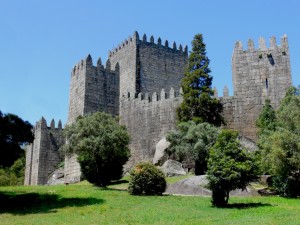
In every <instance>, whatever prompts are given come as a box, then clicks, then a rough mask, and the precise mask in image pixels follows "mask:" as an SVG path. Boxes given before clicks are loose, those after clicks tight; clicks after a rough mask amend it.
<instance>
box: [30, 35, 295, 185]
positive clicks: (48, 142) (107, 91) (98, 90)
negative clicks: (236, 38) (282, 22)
mask: <svg viewBox="0 0 300 225" xmlns="http://www.w3.org/2000/svg"><path fill="white" fill-rule="evenodd" d="M187 61H188V49H187V47H186V46H185V47H184V48H183V47H182V45H179V46H178V47H177V45H176V43H175V42H174V43H173V44H172V45H171V47H170V46H169V43H168V41H165V43H164V44H162V41H161V39H160V38H158V40H157V42H154V38H153V36H151V37H150V39H149V41H148V40H147V37H146V35H144V36H143V37H142V38H141V39H140V38H139V34H138V33H137V32H134V34H133V36H132V37H129V38H128V39H127V40H125V41H124V42H123V43H122V44H121V45H119V46H118V48H116V49H114V50H113V51H111V52H109V56H108V60H107V61H106V63H105V66H104V65H102V62H101V59H98V61H97V63H96V65H94V64H93V62H92V58H91V56H90V55H89V56H88V57H87V58H86V59H84V60H81V61H80V62H79V63H78V64H77V65H75V66H74V68H73V70H72V72H71V85H70V98H69V113H68V122H67V123H68V124H70V123H73V122H74V121H75V120H76V118H77V117H78V116H79V115H85V114H87V113H92V112H96V111H99V110H101V111H104V112H107V113H110V114H112V115H118V116H119V117H120V123H121V124H124V125H126V127H127V129H128V131H129V133H130V135H131V143H130V149H131V158H130V161H129V162H128V164H127V167H131V166H132V165H134V164H135V163H136V162H138V161H142V160H147V161H149V160H152V158H153V156H154V153H155V146H156V144H157V143H158V142H159V141H160V140H161V139H162V138H163V137H165V135H166V133H167V132H168V131H169V130H171V129H174V128H175V122H176V112H175V110H176V108H177V107H178V105H179V103H180V102H181V95H180V81H181V79H182V77H183V74H184V69H185V66H186V65H187ZM232 80H233V86H234V94H233V96H229V95H228V89H227V88H226V87H225V88H224V90H223V97H218V94H217V91H215V97H216V98H220V100H221V101H222V103H223V105H224V117H225V120H226V123H227V125H226V126H227V127H228V128H232V129H236V130H239V131H240V133H241V135H243V136H245V137H246V138H248V139H250V140H253V141H255V140H256V128H255V120H256V118H257V116H258V115H259V113H260V111H261V109H262V106H263V104H264V101H265V99H267V98H268V99H270V100H271V102H272V104H273V106H274V107H277V106H278V105H279V102H280V100H281V99H282V98H283V96H284V95H285V91H286V90H287V88H288V87H290V86H291V85H292V80H291V69H290V55H289V47H288V41H287V37H286V36H283V37H282V38H281V43H280V45H277V43H276V39H275V38H274V37H272V38H271V39H270V47H269V48H268V47H266V44H265V41H264V39H262V38H261V39H260V40H259V47H258V48H255V47H254V43H253V41H251V40H249V41H248V48H247V49H243V46H242V43H241V42H237V43H236V45H235V48H234V51H233V56H232ZM34 133H35V140H34V143H33V144H32V145H30V146H29V147H28V149H27V152H26V172H25V185H40V184H47V181H48V180H49V177H50V176H51V175H52V173H53V171H54V170H55V169H56V168H57V166H58V163H59V162H60V161H61V160H62V159H61V156H60V155H59V152H58V149H59V147H60V146H61V145H63V143H64V142H65V140H64V138H63V136H62V125H61V122H59V123H58V127H55V123H54V121H53V120H52V122H51V124H50V127H47V123H46V121H45V119H43V118H42V119H41V120H40V121H38V122H37V123H36V125H35V128H34ZM64 160H65V166H64V180H65V182H78V181H80V176H81V172H80V166H79V164H78V163H77V161H76V156H75V155H73V156H71V157H66V158H65V159H64Z"/></svg>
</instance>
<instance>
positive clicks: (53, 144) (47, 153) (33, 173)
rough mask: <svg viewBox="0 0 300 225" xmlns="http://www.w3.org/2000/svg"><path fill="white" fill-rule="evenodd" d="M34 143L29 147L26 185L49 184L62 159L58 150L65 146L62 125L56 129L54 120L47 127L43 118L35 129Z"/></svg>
mask: <svg viewBox="0 0 300 225" xmlns="http://www.w3.org/2000/svg"><path fill="white" fill-rule="evenodd" d="M34 137H35V139H34V142H33V143H32V144H31V145H29V146H27V151H26V167H25V182H24V184H25V185H41V184H47V181H48V178H49V175H51V173H52V172H53V171H54V170H55V169H57V165H58V163H59V162H60V161H61V160H62V159H61V158H60V155H59V152H58V149H59V148H60V147H61V146H62V145H63V144H64V142H65V139H64V137H63V135H62V124H61V122H60V121H59V122H58V126H57V127H55V122H54V120H52V121H51V123H50V127H47V122H46V120H45V119H44V118H43V117H42V119H41V120H40V121H38V122H37V123H36V125H35V127H34Z"/></svg>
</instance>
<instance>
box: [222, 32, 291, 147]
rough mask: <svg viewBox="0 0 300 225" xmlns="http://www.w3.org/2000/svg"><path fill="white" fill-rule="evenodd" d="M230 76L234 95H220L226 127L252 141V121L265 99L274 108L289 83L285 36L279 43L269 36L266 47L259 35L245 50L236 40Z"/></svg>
mask: <svg viewBox="0 0 300 225" xmlns="http://www.w3.org/2000/svg"><path fill="white" fill-rule="evenodd" d="M232 78H233V86H234V96H233V97H228V96H225V97H224V98H222V102H223V104H224V117H225V119H226V121H227V126H228V127H229V128H233V129H236V130H239V131H240V133H241V134H242V135H243V136H246V137H248V138H250V139H252V140H254V141H255V140H256V139H257V136H256V133H257V128H256V126H255V121H256V119H257V118H258V116H259V114H260V112H261V110H262V107H263V105H264V102H265V100H266V99H270V100H271V104H272V106H273V107H274V108H275V109H276V108H278V106H279V104H280V100H281V99H282V98H283V97H284V95H285V93H286V91H287V89H288V88H289V87H290V86H291V85H292V79H291V67H290V54H289V47H288V41H287V37H286V36H283V37H282V38H281V45H279V46H278V45H277V44H276V39H275V37H272V38H271V39H270V47H269V48H267V47H266V43H265V40H264V39H263V38H260V40H259V48H257V49H255V47H254V43H253V41H252V40H249V41H248V48H247V49H246V50H244V49H243V46H242V43H241V42H237V43H236V45H235V48H234V52H233V56H232Z"/></svg>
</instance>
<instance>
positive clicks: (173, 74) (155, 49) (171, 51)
mask: <svg viewBox="0 0 300 225" xmlns="http://www.w3.org/2000/svg"><path fill="white" fill-rule="evenodd" d="M138 48H139V54H138V57H139V65H140V74H139V79H140V81H139V85H140V89H139V92H141V93H153V92H157V93H159V92H160V91H161V89H162V88H166V87H173V88H174V89H175V90H179V88H180V82H181V79H182V78H183V75H184V70H185V67H186V65H187V59H188V53H187V47H185V50H184V51H183V49H182V46H181V45H179V48H177V46H176V43H175V42H174V43H173V46H172V48H170V47H169V46H168V41H166V42H165V44H164V45H161V41H160V39H159V41H158V43H157V44H156V43H154V38H153V36H151V37H150V42H147V38H146V35H144V37H143V40H141V41H139V47H138Z"/></svg>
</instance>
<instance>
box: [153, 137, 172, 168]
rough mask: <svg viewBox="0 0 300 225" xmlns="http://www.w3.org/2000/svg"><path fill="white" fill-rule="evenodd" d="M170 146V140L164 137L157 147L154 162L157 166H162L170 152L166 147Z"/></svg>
mask: <svg viewBox="0 0 300 225" xmlns="http://www.w3.org/2000/svg"><path fill="white" fill-rule="evenodd" d="M169 146H170V142H168V141H167V139H166V138H162V139H161V140H160V141H159V142H158V143H157V144H156V147H155V154H154V158H153V160H152V163H153V164H154V165H156V166H161V165H162V164H163V163H164V162H165V161H166V160H167V159H168V154H167V153H166V149H167V148H168V147H169Z"/></svg>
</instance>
